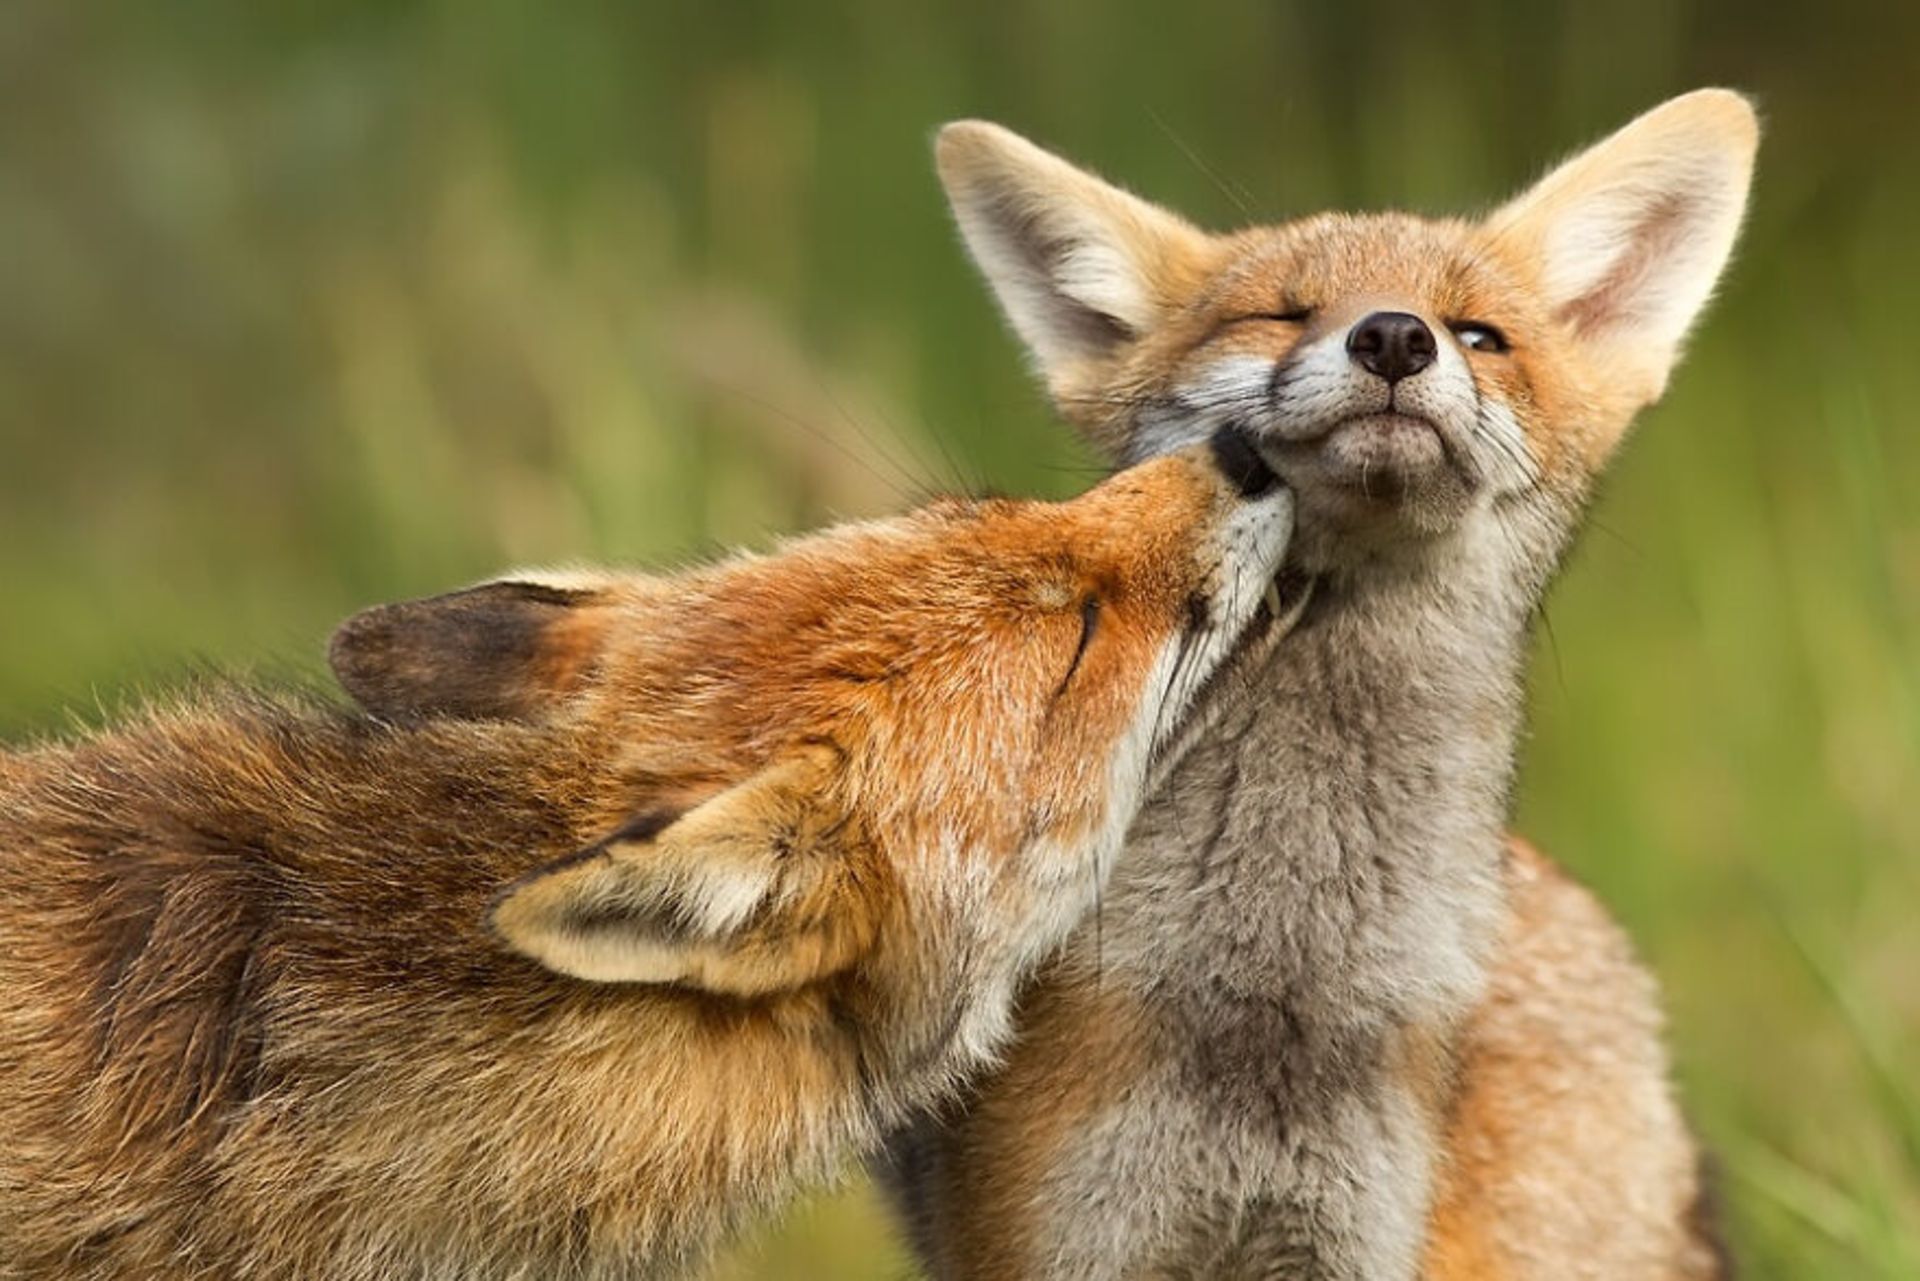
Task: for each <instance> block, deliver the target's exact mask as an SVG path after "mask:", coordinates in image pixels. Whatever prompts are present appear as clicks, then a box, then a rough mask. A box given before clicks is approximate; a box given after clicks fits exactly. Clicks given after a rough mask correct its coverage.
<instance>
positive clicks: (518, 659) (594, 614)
mask: <svg viewBox="0 0 1920 1281" xmlns="http://www.w3.org/2000/svg"><path fill="white" fill-rule="evenodd" d="M611 613H612V611H611V609H610V608H609V605H608V601H607V593H606V591H605V589H604V585H602V584H599V583H597V582H595V581H594V580H589V579H585V578H567V577H562V578H560V579H558V580H556V581H555V582H553V583H542V582H534V581H519V580H506V581H502V582H497V583H486V584H484V585H482V586H479V587H471V588H468V589H467V590H465V591H458V592H449V593H447V594H446V595H444V596H430V597H428V598H426V599H425V600H415V601H403V602H401V603H400V604H397V605H378V606H375V607H374V608H372V609H368V610H363V611H361V612H360V613H358V614H355V615H354V616H353V617H352V618H349V619H348V620H347V621H346V622H345V623H342V624H341V625H340V627H339V629H338V630H336V631H335V632H334V634H333V639H332V641H331V642H330V643H329V644H328V647H327V661H328V663H329V665H331V666H332V668H333V673H334V675H335V677H337V678H338V679H339V681H340V684H341V686H342V687H343V688H344V689H345V690H346V691H347V693H349V694H351V695H352V696H353V697H354V699H355V700H356V701H358V702H359V703H360V705H361V706H362V707H364V708H366V709H367V710H368V711H370V712H372V713H374V714H375V715H376V716H387V717H408V716H436V715H437V716H462V717H485V718H498V719H518V718H525V717H532V716H536V715H538V714H540V713H541V712H543V711H545V710H547V709H548V708H550V707H552V706H553V705H554V704H556V703H557V702H559V701H560V700H561V699H563V698H564V697H566V695H568V694H570V693H572V692H573V691H574V690H575V689H577V688H578V687H579V686H580V684H581V683H582V681H583V680H584V678H585V677H586V676H587V675H588V674H589V673H590V672H591V670H592V668H593V665H594V662H595V660H596V659H597V658H598V656H599V654H600V649H601V644H602V641H603V639H604V634H605V631H606V628H607V626H608V622H609V619H610V617H611Z"/></svg>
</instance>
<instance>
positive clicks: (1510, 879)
mask: <svg viewBox="0 0 1920 1281" xmlns="http://www.w3.org/2000/svg"><path fill="white" fill-rule="evenodd" d="M1757 136H1758V134H1757V126H1756V121H1755V116H1754V113H1753V110H1752V108H1751V107H1750V106H1749V105H1748V103H1747V102H1746V100H1745V99H1743V98H1742V97H1740V96H1739V95H1738V94H1735V93H1731V92H1728V91H1724V90H1704V91H1700V92H1697V93H1692V94H1688V95H1685V96H1683V97H1681V98H1678V99H1675V100H1674V101H1672V102H1669V103H1667V104H1665V105H1664V106H1661V107H1659V108H1658V109H1656V110H1654V111H1652V112H1650V113H1648V114H1647V115H1645V116H1643V117H1641V118H1640V119H1638V120H1636V121H1634V122H1633V123H1631V124H1629V125H1628V126H1627V127H1626V128H1624V129H1622V130H1621V131H1620V132H1618V133H1617V134H1615V135H1613V136H1612V137H1610V138H1608V139H1606V140H1605V141H1603V142H1601V143H1599V144H1598V145H1596V146H1594V147H1593V148H1591V149H1590V150H1588V151H1586V152H1584V153H1582V154H1580V155H1578V156H1576V157H1574V158H1573V159H1571V160H1569V161H1567V162H1566V163H1564V164H1562V165H1560V166H1559V167H1557V168H1555V169H1554V170H1552V171H1551V172H1550V173H1549V174H1548V175H1547V176H1546V177H1545V178H1544V179H1542V180H1541V181H1540V182H1539V183H1538V184H1536V185H1535V186H1534V187H1532V188H1531V189H1530V190H1528V191H1526V192H1524V193H1523V194H1521V195H1520V196H1519V197H1518V198H1516V199H1514V200H1512V201H1510V202H1509V203H1507V204H1505V205H1503V206H1501V207H1499V208H1498V209H1496V210H1494V211H1493V212H1492V213H1491V214H1489V215H1487V216H1485V217H1481V218H1477V219H1431V218H1423V217H1415V216H1412V215H1407V214H1367V215H1347V214H1325V215H1320V216H1315V217H1308V218H1304V219H1301V220H1299V221H1296V222H1292V223H1287V224H1284V225H1279V226H1270V227H1255V228H1251V229H1248V230H1243V231H1239V232H1234V233H1230V234H1221V235H1216V234H1209V233H1206V232H1203V231H1201V230H1199V229H1197V228H1195V227H1194V226H1192V225H1191V224H1189V223H1188V222H1186V221H1185V220H1183V219H1181V218H1179V217H1178V216H1176V215H1174V214H1172V213H1169V212H1167V211H1166V210H1164V209H1161V208H1159V207H1157V206H1155V205H1152V204H1150V203H1148V202H1147V201H1144V200H1142V199H1139V198H1137V197H1135V196H1132V195H1130V194H1128V193H1126V192H1124V191H1121V190H1120V189H1118V188H1116V187H1114V186H1111V185H1110V184H1108V183H1106V182H1104V181H1102V180H1100V179H1098V178H1096V177H1094V176H1092V175H1091V174H1089V173H1086V172H1084V171H1082V170H1080V169H1077V168H1075V167H1073V166H1072V165H1069V164H1068V163H1067V162H1065V161H1063V160H1060V159H1058V158H1056V157H1055V156H1052V155H1050V154H1048V153H1047V152H1045V151H1042V150H1041V149H1040V148H1038V147H1036V146H1034V145H1033V144H1031V143H1029V142H1027V141H1025V140H1024V139H1021V138H1019V137H1018V136H1016V135H1014V134H1011V133H1009V132H1007V131H1006V130H1004V129H1001V128H999V127H997V126H994V125H989V124H984V123H974V122H968V123H960V124H954V125H950V126H948V127H947V128H946V129H945V130H943V131H942V133H941V135H940V138H939V144H938V159H939V167H940V174H941V178H942V180H943V182H944V183H945V185H946V188H947V192H948V195H949V197H950V199H951V201H952V204H953V208H954V211H955V214H956V216H957V218H958V221H959V224H960V229H961V232H962V233H963V236H964V238H965V240H966V243H967V246H968V248H969V249H970V250H971V252H972V254H973V257H974V259H975V261H976V262H977V263H978V264H979V266H980V268H981V270H982V271H983V273H984V274H985V275H986V277H987V279H988V281H989V283H990V284H991V285H992V286H993V289H994V292H995V294H996V295H997V297H998V299H999V302H1000V304H1001V306H1002V308H1003V309H1004V311H1005V313H1006V315H1007V317H1008V319H1009V320H1010V321H1011V323H1012V325H1013V328H1014V329H1015V330H1016V331H1017V332H1018V333H1019V335H1020V336H1021V338H1022V339H1024V340H1025V342H1026V345H1027V347H1028V349H1029V350H1030V351H1031V353H1032V355H1033V357H1034V360H1035V363H1036V364H1037V366H1038V368H1039V371H1040V374H1041V376H1042V378H1043V379H1044V381H1045V383H1046V385H1047V388H1048V390H1049V392H1050V393H1051V395H1052V397H1053V400H1054V402H1055V404H1056V405H1057V406H1058V407H1059V408H1060V410H1061V412H1062V413H1063V414H1064V415H1065V416H1066V417H1067V418H1068V419H1069V420H1071V421H1072V422H1073V423H1075V424H1076V425H1077V426H1078V427H1080V429H1081V430H1082V431H1083V432H1084V433H1086V435H1088V436H1089V437H1090V438H1091V439H1092V440H1093V441H1094V442H1095V443H1097V444H1098V445H1099V446H1101V447H1102V448H1103V449H1104V450H1105V451H1106V452H1107V453H1108V454H1109V455H1110V456H1111V457H1112V458H1114V459H1116V460H1122V461H1132V460H1137V459H1141V458H1147V457H1151V456H1154V455H1156V454H1159V453H1162V452H1164V451H1166V450H1170V449H1177V448H1181V447H1183V446H1184V444H1185V443H1186V442H1188V441H1190V440H1192V439H1195V438H1197V437H1200V436H1204V435H1206V434H1207V433H1209V432H1212V431H1215V430H1217V429H1219V427H1220V426H1221V425H1223V424H1232V425H1233V426H1235V427H1236V428H1237V429H1239V430H1241V431H1243V432H1244V433H1245V434H1246V436H1247V438H1248V439H1249V440H1250V441H1252V442H1253V444H1254V445H1255V447H1256V448H1257V449H1258V450H1259V451H1260V452H1261V454H1262V455H1263V456H1264V458H1265V460H1266V461H1267V462H1268V463H1270V465H1271V466H1272V467H1273V469H1274V470H1275V471H1276V472H1277V473H1278V474H1279V475H1280V476H1281V477H1282V479H1283V480H1284V481H1285V482H1286V483H1287V485H1288V486H1289V487H1291V488H1292V490H1293V492H1294V494H1295V497H1296V502H1297V504H1298V507H1297V529H1296V534H1295V539H1294V542H1293V546H1292V549H1291V551H1290V552H1289V562H1290V564H1291V566H1292V567H1293V568H1294V569H1295V570H1296V571H1297V572H1300V573H1303V574H1306V575H1309V576H1311V578H1312V579H1313V580H1314V581H1315V590H1314V595H1313V601H1312V604H1311V605H1310V606H1309V607H1308V609H1307V612H1306V615H1305V617H1304V618H1303V620H1302V622H1301V625H1300V626H1299V627H1298V628H1297V629H1296V630H1295V631H1293V632H1292V633H1291V634H1290V635H1289V637H1288V639H1287V640H1286V641H1285V642H1284V643H1283V644H1281V645H1279V646H1277V647H1276V648H1275V649H1274V650H1273V651H1272V653H1271V654H1270V655H1269V656H1268V657H1267V658H1266V659H1265V660H1264V662H1262V663H1261V664H1259V666H1258V668H1257V669H1253V670H1249V671H1247V672H1245V673H1243V674H1242V676H1241V677H1239V678H1236V680H1235V681H1234V684H1233V687H1232V697H1231V699H1230V700H1227V701H1226V705H1225V706H1224V707H1223V709H1222V711H1221V714H1220V716H1219V717H1218V719H1217V721H1216V723H1215V726H1214V729H1213V731H1212V732H1211V733H1210V735H1209V736H1208V740H1207V741H1206V742H1205V743H1203V744H1202V745H1200V746H1199V747H1197V748H1196V749H1195V750H1194V751H1193V752H1191V753H1189V754H1188V755H1187V756H1186V757H1185V758H1184V759H1183V761H1182V763H1181V765H1180V766H1179V767H1178V768H1177V769H1176V770H1175V771H1174V772H1173V774H1172V775H1171V777H1170V778H1169V779H1168V780H1167V782H1166V783H1165V784H1164V785H1163V786H1162V787H1161V788H1160V790H1159V792H1158V794H1157V795H1156V796H1155V798H1154V799H1153V800H1152V801H1151V802H1150V803H1149V805H1148V807H1147V809H1146V811H1145V812H1144V813H1143V815H1142V818H1141V820H1140V822H1139V823H1138V824H1137V825H1136V827H1135V829H1134V832H1133V834H1132V836H1131V838H1130V840H1129V842H1128V846H1127V849H1126V851H1125V853H1124V854H1123V856H1122V859H1121V863H1120V866H1119V868H1118V869H1117V871H1116V873H1115V882H1114V885H1113V886H1112V888H1111V889H1110V891H1109V893H1108V895H1107V898H1106V900H1105V902H1104V910H1103V912H1102V919H1101V922H1100V927H1101V928H1100V932H1099V935H1098V938H1097V939H1096V938H1094V937H1092V936H1091V934H1090V932H1085V931H1083V935H1082V937H1080V938H1078V939H1076V940H1075V941H1074V942H1072V943H1070V944H1069V946H1068V948H1067V950H1066V951H1065V953H1064V954H1063V957H1062V958H1061V959H1060V960H1059V961H1058V962H1057V963H1056V964H1053V965H1052V966H1050V967H1049V968H1048V970H1047V971H1046V972H1045V974H1044V975H1043V977H1042V979H1041V981H1040V982H1039V983H1038V984H1037V986H1036V987H1035V989H1034V990H1033V991H1032V992H1031V993H1030V994H1029V995H1028V996H1027V997H1026V998H1025V1000H1024V1002H1023V1006H1022V1013H1021V1018H1020V1033H1019V1038H1018V1040H1017V1042H1016V1045H1015V1047H1014V1049H1013V1050H1012V1052H1011V1055H1010V1059H1009V1062H1008V1064H1007V1066H1006V1067H1005V1069H1004V1070H1002V1071H1000V1072H999V1073H997V1074H996V1075H995V1076H994V1077H992V1078H991V1079H990V1080H989V1081H988V1082H987V1083H986V1084H985V1085H984V1086H983V1087H982V1089H981V1091H980V1092H979V1095H978V1097H977V1098H976V1099H974V1100H973V1101H972V1102H971V1104H970V1105H969V1106H968V1107H967V1108H965V1109H964V1110H959V1111H956V1112H955V1114H954V1115H953V1116H952V1117H950V1118H947V1119H946V1120H944V1121H943V1122H942V1123H940V1124H938V1125H930V1126H926V1127H923V1128H922V1129H920V1130H919V1131H916V1132H914V1133H911V1134H908V1135H904V1136H901V1138H900V1139H899V1140H897V1142H896V1144H895V1145H894V1147H893V1150H892V1153H891V1159H890V1165H889V1169H888V1172H889V1174H890V1175H891V1177H892V1179H893V1181H894V1182H895V1184H896V1185H897V1187H898V1189H899V1191H900V1193H901V1196H902V1199H903V1202H904V1204H905V1207H906V1209H907V1211H908V1213H909V1216H910V1222H911V1225H912V1227H913V1230H914V1232H915V1234H916V1239H917V1242H918V1244H919V1246H920V1247H921V1250H922V1254H923V1256H924V1257H925V1258H926V1260H927V1261H928V1264H929V1266H930V1268H931V1270H932V1272H933V1274H934V1275H935V1276H937V1277H941V1278H959V1277H965V1278H982V1279H984V1278H993V1279H994V1281H1006V1279H1007V1278H1014V1277H1032V1278H1039V1277H1046V1278H1050V1279H1054V1281H1068V1279H1079V1278H1118V1277H1129V1278H1131V1277H1143V1278H1144V1277H1155V1278H1174V1277H1179V1278H1242V1277H1245V1278H1254V1277H1260V1278H1268V1277H1276V1276H1289V1277H1291V1276H1299V1277H1327V1278H1369V1279H1379V1278H1395V1277H1409V1276H1413V1275H1416V1274H1422V1275H1425V1276H1428V1277H1432V1278H1441V1277H1445V1278H1465V1277H1475V1278H1501V1277H1519V1276H1526V1277H1553V1278H1577V1277H1592V1278H1602V1277H1605V1278H1623V1277H1702V1276H1709V1275H1713V1274H1715V1272H1716V1271H1717V1269H1718V1268H1719V1267H1720V1262H1719V1259H1718V1256H1717V1253H1716V1249H1715V1247H1714V1245H1713V1244H1712V1242H1711V1240H1710V1239H1709V1235H1710V1234H1709V1233H1708V1232H1707V1231H1706V1229H1705V1227H1704V1225H1703V1223H1702V1217H1701V1215H1700V1214H1699V1212H1698V1206H1699V1204H1700V1200H1701V1189H1700V1186H1699V1181H1698V1176H1697V1173H1696V1153H1695V1146H1694V1144H1693V1142H1692V1140H1691V1138H1690V1136H1689V1135H1688V1132H1687V1130H1686V1127H1685V1125H1684V1123H1683V1121H1682V1119H1681V1118H1680V1116H1679V1113H1678V1111H1677V1109H1676V1107H1675V1104H1674V1101H1673V1098H1672V1093H1671V1089H1670V1087H1669V1085H1668V1080H1667V1060H1666V1055H1665V1051H1664V1049H1663V1047H1662V1043H1661V1035H1660V1019H1659V1013H1658V1008H1657V1004H1656V998H1655V996H1654V993H1653V987H1652V983H1651V980H1650V979H1649V978H1648V976H1647V975H1646V974H1645V973H1644V972H1643V971H1642V970H1641V968H1640V967H1639V966H1638V965H1637V964H1636V963H1635V962H1634V961H1633V960H1632V958H1631V956H1630V953H1629V952H1628V949H1627V948H1626V946H1625V943H1624V941H1623V939H1622V938H1621V936H1620V933H1619V931H1618V930H1617V929H1616V928H1615V927H1614V926H1613V925H1612V924H1611V923H1610V922H1609V921H1608V920H1607V918H1606V917H1605V915H1604V913H1603V912H1601V911H1600V909H1599V908H1598V907H1597V905H1596V904H1595V903H1594V902H1593V901H1592V899H1591V898H1590V897H1589V896H1588V895H1587V894H1586V893H1585V892H1584V891H1583V890H1581V889H1580V888H1578V887H1577V886H1575V885H1573V884H1572V883H1571V882H1569V881H1567V880H1566V879H1565V878H1563V877H1562V876H1560V875H1559V874H1558V873H1557V872H1556V871H1555V870H1554V869H1553V868H1552V867H1551V866H1550V865H1548V864H1546V863H1545V862H1544V860H1541V859H1540V858H1539V857H1538V856H1537V855H1535V854H1533V853H1531V852H1530V851H1528V850H1526V849H1525V848H1524V847H1521V846H1519V845H1517V844H1509V842H1508V841H1507V838H1506V837H1505V836H1504V834H1503V827H1504V823H1505V821H1506V819H1507V816H1508V810H1509V803H1510V796H1511V791H1512V786H1513V776H1514V756H1515V747H1516V739H1517V735H1518V732H1519V729H1520V722H1521V711H1522V706H1523V703H1524V682H1523V670H1524V660H1525V655H1526V647H1527V640H1528V636H1529V631H1530V627H1531V622H1532V619H1533V617H1534V615H1535V612H1536V609H1537V607H1538V605H1539V602H1540V600H1541V597H1542V594H1543V593H1544V591H1545V589H1546V587H1547V585H1548V583H1549V582H1550V580H1551V579H1552V577H1553V575H1554V573H1555V571H1556V569H1557V567H1558V565H1559V562H1560V557H1561V553H1562V551H1563V549H1564V547H1565V545H1566V543H1567V541H1568V539H1569V538H1570V536H1571V535H1572V534H1573V533H1574V531H1575V529H1576V527H1577V525H1578V521H1579V517H1580V513H1581V511H1582V509H1583V507H1584V505H1585V503H1586V501H1587V499H1588V496H1589V493H1590V491H1591V490H1592V488H1593V484H1594V481H1595V479H1596V477H1597V476H1598V475H1599V474H1600V472H1601V471H1602V470H1603V469H1604V468H1605V466H1606V464H1607V462H1608V460H1609V459H1610V458H1611V457H1612V455H1613V453H1614V451H1615V449H1616V448H1617V446H1618V445H1619V443H1620V441H1621V439H1622V437H1623V436H1624V434H1625V432H1626V430H1627V427H1628V425H1629V423H1630V422H1631V420H1632V419H1633V417H1634V416H1635V414H1636V413H1637V412H1638V411H1639V410H1640V409H1642V408H1643V407H1645V406H1646V405H1648V404H1650V403H1651V402H1653V401H1654V400H1655V399H1657V398H1658V397H1659V396H1660V394H1661V392H1662V390H1663V389H1664V387H1665V385H1666V382H1667V379H1668V376H1669V374H1670V372H1671V370H1672V368H1673V366H1674V363H1675V361H1676V359H1677V357H1678V355H1679V352H1680V348H1681V343H1682V340H1683V338H1684V337H1685V335H1686V332H1687V330H1688V329H1689V327H1690V326H1691V325H1692V323H1693V321H1694V319H1695V317H1696V315H1697V313H1698V312H1699V311H1700V309H1701V307H1702V305H1703V304H1704V303H1705V302H1706V301H1707V298H1708V296H1709V294H1710V293H1711V292H1712V290H1713V287H1714V284H1715V282H1716V280H1717V278H1718V277H1719V275H1720V273H1721V269H1722V267H1723V266H1724V264H1725V262H1726V260H1727V258H1728V256H1729V253H1730V251H1731V249H1732V247H1733V243H1734V239H1735V236H1736V234H1737V231H1738V228H1739V225H1740V222H1741V218H1742V214H1743V210H1744V207H1745V204H1746V195H1747V188H1748V184H1749V179H1750V174H1751V170H1752V164H1753V158H1754V152H1755V146H1756V141H1757Z"/></svg>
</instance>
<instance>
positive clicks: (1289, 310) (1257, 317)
mask: <svg viewBox="0 0 1920 1281" xmlns="http://www.w3.org/2000/svg"><path fill="white" fill-rule="evenodd" d="M1240 319H1241V320H1242V321H1271V322H1275V323H1278V324H1282V325H1304V324H1306V323H1307V322H1308V321H1309V320H1312V319H1313V308H1311V307H1307V306H1303V305H1301V304H1299V303H1288V304H1287V305H1286V306H1284V307H1282V308H1281V309H1280V310H1279V311H1262V312H1256V313H1254V314H1253V315H1251V316H1242V317H1240Z"/></svg>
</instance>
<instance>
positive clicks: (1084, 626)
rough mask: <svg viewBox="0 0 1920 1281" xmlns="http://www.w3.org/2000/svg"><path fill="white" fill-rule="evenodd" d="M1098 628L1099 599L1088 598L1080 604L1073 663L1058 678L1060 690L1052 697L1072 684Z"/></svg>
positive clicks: (1096, 597)
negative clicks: (1077, 636)
mask: <svg viewBox="0 0 1920 1281" xmlns="http://www.w3.org/2000/svg"><path fill="white" fill-rule="evenodd" d="M1099 626H1100V598H1099V597H1098V596H1089V597H1087V598H1086V599H1085V600H1083V601H1081V602H1080V644H1079V645H1078V646H1077V647H1075V649H1074V651H1073V661H1072V662H1071V663H1068V664H1067V674H1066V675H1065V676H1062V677H1061V678H1060V688H1059V689H1058V690H1057V691H1055V694H1054V697H1056V698H1058V697H1059V696H1060V695H1061V694H1064V693H1066V691H1067V686H1068V685H1070V684H1072V683H1073V674H1074V673H1075V672H1077V671H1079V670H1080V660H1081V659H1083V658H1085V657H1086V656H1087V646H1089V645H1091V644H1093V634H1094V632H1095V631H1097V630H1098V629H1099Z"/></svg>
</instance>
